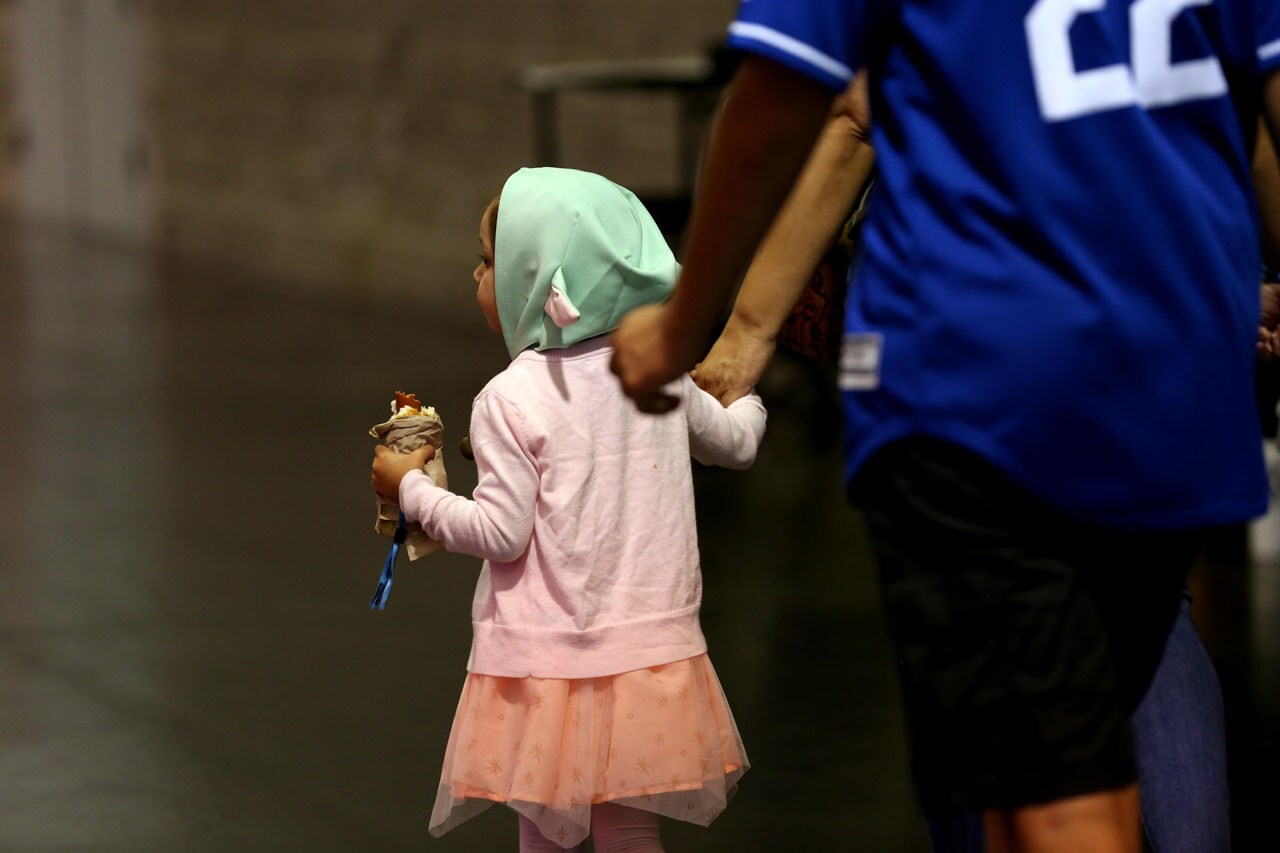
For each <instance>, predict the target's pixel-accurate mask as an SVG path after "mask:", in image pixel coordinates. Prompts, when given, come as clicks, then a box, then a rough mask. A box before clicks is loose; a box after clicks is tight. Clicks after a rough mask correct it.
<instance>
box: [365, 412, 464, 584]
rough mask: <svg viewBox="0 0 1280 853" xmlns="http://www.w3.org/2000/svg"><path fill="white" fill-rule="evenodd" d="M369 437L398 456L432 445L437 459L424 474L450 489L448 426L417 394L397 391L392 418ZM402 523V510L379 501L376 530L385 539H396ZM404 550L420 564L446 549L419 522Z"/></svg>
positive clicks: (411, 524) (413, 524)
mask: <svg viewBox="0 0 1280 853" xmlns="http://www.w3.org/2000/svg"><path fill="white" fill-rule="evenodd" d="M369 434H370V435H372V436H373V437H374V438H376V439H378V440H379V441H380V442H382V443H383V444H385V445H387V446H388V447H390V448H391V449H392V450H394V451H395V452H396V453H412V452H413V451H415V450H418V449H419V448H421V447H425V446H426V445H428V444H430V445H431V446H432V447H434V448H435V449H436V455H435V457H433V458H432V459H430V460H428V461H427V464H426V465H425V466H424V467H423V471H424V472H425V473H426V475H427V476H428V477H430V478H431V481H432V482H433V483H435V484H436V485H437V486H439V487H440V488H442V489H447V488H449V477H448V474H446V473H445V470H444V459H443V457H442V456H441V449H442V448H443V447H444V423H443V422H442V421H441V420H440V416H439V415H438V414H437V413H436V410H435V408H434V407H432V406H424V405H422V403H421V402H419V400H418V398H417V396H415V395H413V394H405V393H404V392H402V391H397V392H396V394H395V399H394V400H392V401H391V417H390V418H389V419H387V420H386V421H383V422H382V423H380V424H378V425H377V426H375V427H373V429H371V430H369ZM399 520H400V508H399V507H398V506H397V505H396V504H393V503H386V502H384V501H383V500H382V499H379V500H378V519H377V522H376V523H375V525H374V527H375V529H376V530H377V531H378V532H379V533H381V534H383V535H384V536H392V535H394V534H395V532H396V526H397V524H398V523H399ZM404 547H405V551H406V552H407V553H408V554H409V559H410V560H416V559H418V558H419V557H421V556H423V555H424V554H430V553H431V552H433V551H440V550H443V548H444V545H442V544H441V543H439V542H437V541H436V540H434V539H431V538H430V537H428V536H427V534H426V533H424V532H423V530H422V527H421V526H420V525H419V524H418V523H417V522H414V521H411V522H409V524H408V532H407V535H406V536H405V546H404Z"/></svg>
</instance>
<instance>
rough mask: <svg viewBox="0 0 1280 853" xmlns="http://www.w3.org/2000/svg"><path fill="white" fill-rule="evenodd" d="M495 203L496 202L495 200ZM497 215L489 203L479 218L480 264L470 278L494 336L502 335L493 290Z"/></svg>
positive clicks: (494, 207) (495, 207) (495, 206)
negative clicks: (494, 239)
mask: <svg viewBox="0 0 1280 853" xmlns="http://www.w3.org/2000/svg"><path fill="white" fill-rule="evenodd" d="M495 202H496V200H495ZM496 214H497V204H496V203H491V204H490V205H489V206H488V207H487V208H485V211H484V215H483V216H481V217H480V263H479V264H477V265H476V269H475V272H473V273H472V274H471V277H472V278H474V279H475V280H476V301H477V302H479V303H480V310H481V312H483V313H484V318H485V319H486V320H488V321H489V328H490V329H493V331H494V333H495V334H499V335H501V334H502V324H501V323H500V322H498V297H497V295H496V293H495V292H494V289H493V234H494V231H495V228H494V222H493V217H494V216H495V215H496Z"/></svg>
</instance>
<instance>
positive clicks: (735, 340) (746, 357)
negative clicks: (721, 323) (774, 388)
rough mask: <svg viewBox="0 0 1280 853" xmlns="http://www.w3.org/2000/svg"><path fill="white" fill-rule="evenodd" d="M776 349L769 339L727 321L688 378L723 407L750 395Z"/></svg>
mask: <svg viewBox="0 0 1280 853" xmlns="http://www.w3.org/2000/svg"><path fill="white" fill-rule="evenodd" d="M776 348H777V344H776V343H775V341H774V339H773V338H771V337H767V336H764V335H758V334H753V333H751V332H749V331H747V330H745V329H743V328H741V327H740V326H739V325H737V324H735V323H734V322H733V321H730V322H729V324H728V325H727V326H725V329H724V332H723V333H722V334H721V335H720V338H719V340H717V341H716V343H715V346H713V347H712V348H711V352H709V353H707V357H706V358H704V359H703V360H702V363H701V364H699V365H698V366H697V367H695V368H694V369H693V372H692V373H691V374H690V375H691V376H692V377H693V381H694V382H696V383H698V387H699V388H701V389H702V390H703V391H706V392H707V393H708V394H710V395H711V396H713V397H715V398H716V399H717V400H719V401H720V405H722V406H727V405H729V404H730V403H732V402H733V401H734V400H737V399H739V398H741V397H745V396H746V395H747V394H749V393H750V392H751V389H752V388H753V387H755V385H756V383H758V382H759V381H760V375H761V374H763V373H764V369H765V367H767V366H768V364H769V359H771V358H773V352H774V350H775V349H776Z"/></svg>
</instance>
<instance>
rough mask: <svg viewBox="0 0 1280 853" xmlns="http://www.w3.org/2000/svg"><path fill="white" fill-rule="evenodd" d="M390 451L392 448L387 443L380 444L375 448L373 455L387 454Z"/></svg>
mask: <svg viewBox="0 0 1280 853" xmlns="http://www.w3.org/2000/svg"><path fill="white" fill-rule="evenodd" d="M390 452H391V448H390V447H387V446H386V445H385V444H379V445H378V446H376V447H374V448H373V455H374V456H375V457H378V456H386V455H387V454H388V453H390Z"/></svg>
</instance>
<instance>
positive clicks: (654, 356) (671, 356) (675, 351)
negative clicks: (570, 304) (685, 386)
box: [609, 304, 697, 415]
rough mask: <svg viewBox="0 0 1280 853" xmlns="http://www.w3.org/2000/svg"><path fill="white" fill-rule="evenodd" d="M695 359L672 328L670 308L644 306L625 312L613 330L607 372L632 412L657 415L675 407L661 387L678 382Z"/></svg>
mask: <svg viewBox="0 0 1280 853" xmlns="http://www.w3.org/2000/svg"><path fill="white" fill-rule="evenodd" d="M696 358H697V354H696V349H695V348H694V347H693V346H692V345H691V344H690V342H689V340H688V338H687V336H682V335H681V334H680V333H679V331H678V330H677V329H675V328H673V324H672V322H671V308H670V306H669V305H667V304H662V305H646V306H644V307H642V308H636V309H635V310H633V311H631V312H629V313H628V314H627V315H626V316H625V317H623V318H622V322H621V323H620V324H619V325H618V328H617V329H616V330H614V333H613V359H612V361H611V362H610V363H609V369H610V370H612V371H613V373H614V375H615V376H617V377H618V381H619V382H621V383H622V390H623V391H624V392H625V393H626V395H627V396H628V397H630V398H631V399H632V400H634V401H635V404H636V408H638V409H639V410H640V411H642V412H648V413H649V414H652V415H661V414H666V413H667V412H669V411H671V410H672V409H674V408H675V407H676V405H677V404H678V400H677V399H676V398H675V397H673V396H671V395H670V394H666V393H663V391H662V388H663V386H664V385H666V384H667V383H669V382H672V381H674V380H675V379H678V378H679V377H680V375H681V374H682V373H684V372H685V371H686V370H688V369H689V367H690V366H691V365H692V364H693V362H694V359H696Z"/></svg>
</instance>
